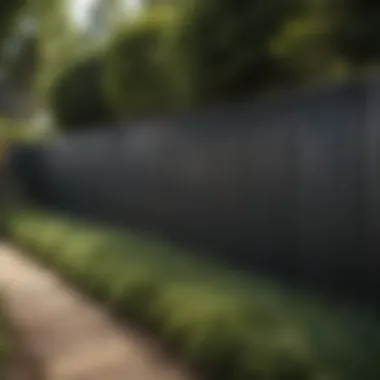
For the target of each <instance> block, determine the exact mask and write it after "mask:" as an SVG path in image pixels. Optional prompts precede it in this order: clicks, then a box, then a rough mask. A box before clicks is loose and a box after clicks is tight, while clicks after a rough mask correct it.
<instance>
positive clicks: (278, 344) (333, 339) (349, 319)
mask: <svg viewBox="0 0 380 380" xmlns="http://www.w3.org/2000/svg"><path fill="white" fill-rule="evenodd" d="M9 232H10V234H11V238H12V239H13V241H14V242H16V243H17V244H19V245H21V246H22V247H23V248H24V249H26V250H28V251H29V252H31V253H33V254H35V255H36V256H37V257H38V258H39V259H40V260H42V261H43V262H45V263H46V264H49V265H51V266H53V267H54V268H56V269H57V270H58V271H59V272H60V273H62V274H64V275H65V276H66V277H68V278H70V279H71V280H72V281H74V282H75V283H76V284H78V285H79V286H80V287H81V288H82V289H83V290H85V291H87V292H88V293H90V294H92V295H93V296H95V297H97V298H100V299H102V300H103V301H104V302H106V303H107V304H108V305H109V306H110V307H112V308H113V309H115V310H117V312H118V313H119V314H120V315H123V316H126V317H128V318H129V319H133V320H134V321H136V322H138V323H140V324H142V325H144V326H145V327H148V328H149V329H150V330H151V331H152V332H154V333H156V334H158V335H159V336H160V338H161V339H162V340H163V341H165V342H166V343H168V344H170V346H171V347H172V348H173V349H174V350H175V351H176V352H177V353H179V355H180V356H181V357H183V358H184V359H185V360H186V361H187V362H189V364H191V365H193V366H195V367H197V368H199V369H200V370H201V371H202V372H203V373H204V374H205V375H206V377H207V378H212V379H214V378H215V379H218V380H223V379H234V380H250V379H252V380H357V379H359V378H365V379H366V380H372V379H373V380H378V379H379V378H380V363H379V361H378V358H379V357H380V326H379V323H378V320H377V318H376V316H374V315H372V314H371V313H370V312H367V311H360V310H341V309H340V308H338V307H336V309H335V310H331V308H327V307H325V305H324V304H323V302H322V301H321V300H316V299H315V298H313V297H306V296H305V295H301V294H294V293H290V292H288V291H284V290H283V289H281V288H280V287H279V286H276V285H273V284H270V283H267V282H266V281H264V280H263V279H251V278H245V277H243V275H241V274H239V273H235V272H233V271H232V270H228V269H226V268H222V267H220V265H218V264H217V263H213V262H209V261H207V260H201V259H199V257H197V258H195V256H194V255H190V254H186V252H184V250H183V249H180V248H179V247H176V246H172V245H170V244H168V243H164V242H162V241H158V240H156V239H148V238H147V237H145V238H144V237H142V236H139V235H137V234H131V233H126V232H125V231H118V230H111V229H109V228H102V227H99V226H97V225H91V224H88V223H85V222H83V221H78V220H73V219H69V218H63V217H62V216H58V215H53V214H51V213H47V212H41V211H36V210H28V211H22V212H17V213H13V214H12V215H11V217H10V219H9Z"/></svg>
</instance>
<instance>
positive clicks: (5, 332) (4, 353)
mask: <svg viewBox="0 0 380 380" xmlns="http://www.w3.org/2000/svg"><path fill="white" fill-rule="evenodd" d="M9 330H10V329H9V325H8V321H7V319H6V318H5V317H4V315H3V313H2V312H1V311H0V379H5V373H6V367H7V365H8V361H9V358H10V353H11V350H12V344H11V339H10V333H9Z"/></svg>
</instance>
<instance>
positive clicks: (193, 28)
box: [173, 0, 299, 100]
mask: <svg viewBox="0 0 380 380" xmlns="http://www.w3.org/2000/svg"><path fill="white" fill-rule="evenodd" d="M298 5H299V4H298V1H296V0H279V1H265V2H264V1H260V0H245V1H239V2H237V1H236V0H210V1H201V0H194V1H187V2H185V5H184V6H183V7H182V9H181V11H180V17H179V19H178V27H177V28H176V31H175V34H174V36H173V37H174V38H173V41H174V46H175V50H176V51H177V52H178V61H179V62H181V64H183V65H185V66H186V71H187V74H188V75H189V77H190V80H189V83H192V84H193V89H192V90H193V91H194V94H195V96H196V97H197V98H199V99H200V100H204V99H208V98H216V99H219V98H229V97H231V96H235V95H236V94H239V93H245V92H251V91H254V90H255V89H256V88H259V87H260V85H262V84H263V83H267V82H268V80H270V78H274V77H275V76H276V71H277V69H276V67H275V63H274V61H273V60H272V57H271V55H270V49H269V44H270V40H271V39H272V38H273V37H274V36H275V35H276V34H277V33H278V32H279V30H280V29H281V27H282V25H283V24H284V22H285V21H286V20H287V19H288V18H289V17H290V16H291V15H292V14H293V13H294V12H296V11H297V10H298V8H299V7H298Z"/></svg>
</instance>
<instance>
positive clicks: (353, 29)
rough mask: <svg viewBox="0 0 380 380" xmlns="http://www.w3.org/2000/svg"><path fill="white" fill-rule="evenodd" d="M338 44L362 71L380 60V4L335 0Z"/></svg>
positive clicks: (339, 49) (364, 0)
mask: <svg viewBox="0 0 380 380" xmlns="http://www.w3.org/2000/svg"><path fill="white" fill-rule="evenodd" d="M333 4H334V5H335V7H336V9H337V10H338V11H339V12H337V28H336V35H335V41H336V47H337V50H338V51H339V52H340V53H341V54H342V56H344V57H345V58H346V59H347V60H349V61H350V62H351V63H352V64H353V65H354V67H355V68H357V69H359V70H361V69H362V68H364V67H365V66H367V65H368V64H371V63H373V62H376V61H379V60H380V44H379V41H380V3H379V2H376V1H371V0H360V1H359V0H335V1H333Z"/></svg>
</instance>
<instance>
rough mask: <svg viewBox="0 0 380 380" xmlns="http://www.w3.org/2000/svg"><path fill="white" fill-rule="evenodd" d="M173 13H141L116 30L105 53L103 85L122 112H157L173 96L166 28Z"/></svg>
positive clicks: (172, 98)
mask: <svg viewBox="0 0 380 380" xmlns="http://www.w3.org/2000/svg"><path fill="white" fill-rule="evenodd" d="M171 22H172V13H171V12H166V11H165V10H164V9H160V10H155V11H151V12H149V13H147V14H144V15H143V16H142V17H140V18H138V19H137V20H135V21H134V22H132V23H127V24H126V26H125V27H124V28H122V29H121V30H119V31H118V32H117V33H116V35H115V37H114V39H113V41H112V43H111V44H110V46H109V49H108V51H107V54H106V63H105V86H106V89H107V93H108V95H109V98H110V101H111V102H112V103H113V104H114V105H115V108H116V110H117V111H118V112H119V113H121V114H122V115H129V116H135V115H140V114H146V113H154V112H160V111H162V110H167V109H169V108H170V107H171V105H172V104H173V102H174V99H175V85H176V84H175V82H174V81H173V80H172V77H171V73H170V65H169V61H168V59H169V52H168V49H167V46H166V44H165V31H166V28H168V27H169V26H170V24H171Z"/></svg>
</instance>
